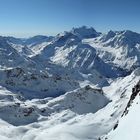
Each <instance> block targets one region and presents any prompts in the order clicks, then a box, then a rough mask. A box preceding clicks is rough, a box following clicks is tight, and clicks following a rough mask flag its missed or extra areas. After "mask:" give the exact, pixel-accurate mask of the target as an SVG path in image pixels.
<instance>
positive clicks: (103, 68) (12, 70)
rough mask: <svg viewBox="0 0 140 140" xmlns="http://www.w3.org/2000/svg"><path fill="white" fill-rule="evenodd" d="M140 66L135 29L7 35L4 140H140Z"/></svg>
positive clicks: (1, 115) (3, 45) (1, 60)
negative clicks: (43, 34)
mask: <svg viewBox="0 0 140 140" xmlns="http://www.w3.org/2000/svg"><path fill="white" fill-rule="evenodd" d="M139 65H140V34H138V33H135V32H132V31H109V32H108V33H106V34H102V33H100V32H97V31H96V30H95V29H93V28H92V27H91V28H88V27H86V26H83V27H79V28H73V29H72V30H71V31H69V32H64V33H60V34H58V35H56V36H54V37H48V36H41V35H39V36H35V37H31V38H29V39H20V38H13V37H0V140H46V139H47V140H66V139H67V140H107V139H108V140H122V139H123V140H133V139H135V140H139V137H140V134H139V131H140V125H139V124H140V123H139V117H140V115H139V114H140V113H139V104H140V98H139V97H140V96H139V89H140V87H139V86H138V83H139V80H140V68H139ZM134 87H137V88H138V92H137V93H138V94H137V95H135V94H134V92H135V89H134ZM133 94H134V95H133ZM132 99H133V100H132ZM124 114H125V115H124ZM130 132H131V133H130Z"/></svg>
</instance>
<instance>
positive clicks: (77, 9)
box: [0, 0, 140, 37]
mask: <svg viewBox="0 0 140 140" xmlns="http://www.w3.org/2000/svg"><path fill="white" fill-rule="evenodd" d="M0 19H1V20H0V35H6V36H16V37H29V36H33V35H38V34H39V35H41V34H42V35H55V34H57V33H59V32H63V31H66V30H70V29H71V28H72V27H80V26H83V25H86V26H92V27H93V28H95V29H96V30H97V31H100V32H107V31H108V30H126V29H129V30H132V31H136V32H139V33H140V0H0Z"/></svg>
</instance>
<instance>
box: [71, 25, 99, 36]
mask: <svg viewBox="0 0 140 140" xmlns="http://www.w3.org/2000/svg"><path fill="white" fill-rule="evenodd" d="M71 32H72V33H73V34H75V35H77V36H78V37H80V38H94V37H97V36H99V35H100V33H99V32H97V31H96V30H95V29H94V28H92V27H87V26H81V27H78V28H72V31H71Z"/></svg>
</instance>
